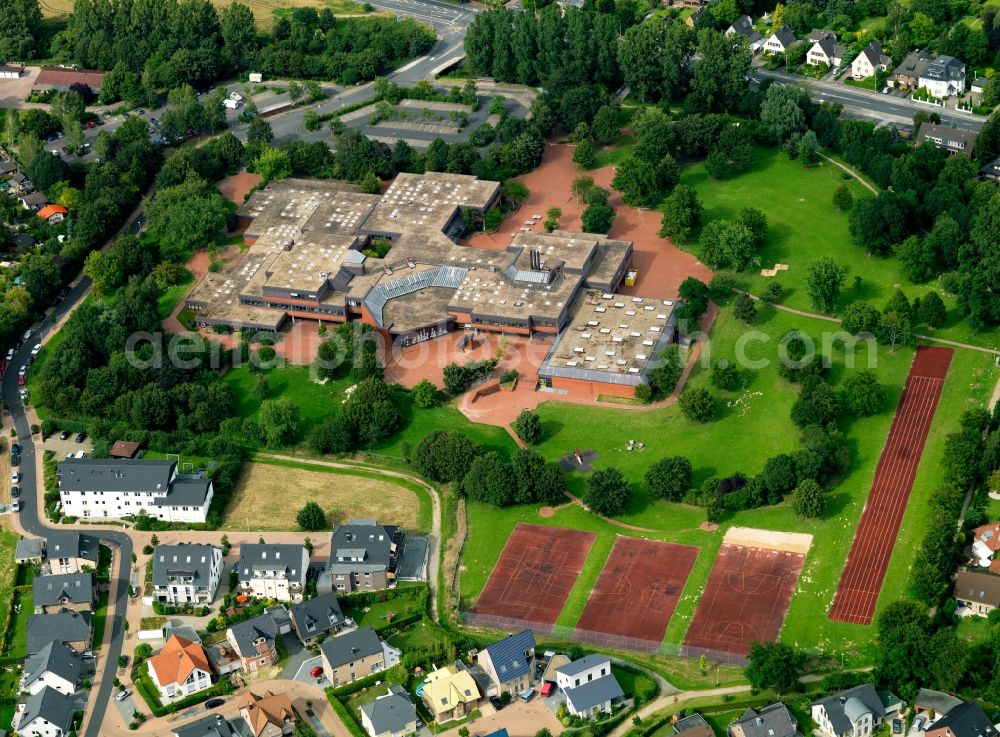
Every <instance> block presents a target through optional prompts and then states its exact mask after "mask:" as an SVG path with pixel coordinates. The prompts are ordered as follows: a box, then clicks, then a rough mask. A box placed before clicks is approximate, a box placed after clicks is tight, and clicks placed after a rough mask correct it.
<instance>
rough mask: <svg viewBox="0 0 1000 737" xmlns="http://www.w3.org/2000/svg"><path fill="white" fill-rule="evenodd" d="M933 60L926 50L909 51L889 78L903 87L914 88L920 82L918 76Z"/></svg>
mask: <svg viewBox="0 0 1000 737" xmlns="http://www.w3.org/2000/svg"><path fill="white" fill-rule="evenodd" d="M933 61H934V57H933V56H931V55H930V54H928V53H927V52H926V51H921V50H920V49H917V50H916V51H911V52H910V53H909V54H907V55H906V58H905V59H903V61H902V62H900V64H899V66H898V67H896V68H895V69H894V70H893V72H892V76H891V77H890V79H891V80H892V81H893V82H895V83H896V85H897V86H899V87H902V88H903V89H908V90H915V89H916V88H917V87H918V86H919V84H920V76H921V75H922V74H923V73H924V70H925V69H927V67H929V66H930V65H931V62H933Z"/></svg>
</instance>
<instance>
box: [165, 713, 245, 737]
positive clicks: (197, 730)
mask: <svg viewBox="0 0 1000 737" xmlns="http://www.w3.org/2000/svg"><path fill="white" fill-rule="evenodd" d="M174 737H240V733H239V732H238V731H237V730H235V729H233V728H232V726H231V725H230V724H229V722H227V721H226V720H225V718H224V717H222V716H221V715H219V714H208V715H207V716H203V717H202V718H201V719H195V720H194V721H193V722H188V723H187V724H182V725H181V726H179V727H174Z"/></svg>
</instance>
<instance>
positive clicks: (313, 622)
mask: <svg viewBox="0 0 1000 737" xmlns="http://www.w3.org/2000/svg"><path fill="white" fill-rule="evenodd" d="M288 617H289V619H290V620H291V622H292V629H294V630H295V634H296V635H298V638H299V640H301V641H302V644H303V645H308V644H309V643H311V642H312V641H313V640H315V639H316V638H317V637H330V636H331V635H335V634H337V633H338V632H340V631H341V629H344V628H348V627H351V626H353V625H354V623H353V621H351V620H348V619H346V618H345V617H344V613H343V612H342V611H341V610H340V604H339V603H338V602H337V597H336V595H335V594H321V595H319V596H314V597H313V598H311V599H306V600H305V601H303V602H299V603H298V604H293V605H292V606H291V607H290V608H289V609H288Z"/></svg>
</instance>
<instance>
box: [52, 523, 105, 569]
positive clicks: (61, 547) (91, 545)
mask: <svg viewBox="0 0 1000 737" xmlns="http://www.w3.org/2000/svg"><path fill="white" fill-rule="evenodd" d="M100 545H101V543H100V541H99V540H98V539H97V538H96V537H94V536H93V535H87V534H83V533H79V532H50V533H49V537H48V540H47V542H46V545H45V548H46V556H47V557H48V561H49V566H51V568H52V572H53V573H79V572H80V571H85V570H92V571H94V570H97V564H98V562H99V560H100Z"/></svg>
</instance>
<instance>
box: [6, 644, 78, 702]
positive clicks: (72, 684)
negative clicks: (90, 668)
mask: <svg viewBox="0 0 1000 737" xmlns="http://www.w3.org/2000/svg"><path fill="white" fill-rule="evenodd" d="M82 678H83V663H81V662H80V658H79V656H78V655H77V654H76V653H75V652H73V651H72V650H71V649H70V648H68V647H67V646H66V645H64V644H63V643H61V642H58V641H56V640H53V641H52V642H50V643H49V644H48V645H46V646H45V647H43V648H42V649H41V651H39V652H38V653H36V654H34V655H29V656H28V657H27V658H26V659H25V661H24V670H23V672H22V675H21V685H20V688H21V690H22V691H27V692H28V693H30V694H36V693H38V692H39V691H41V690H42V689H43V688H46V687H48V688H54V689H55V690H56V691H58V692H59V693H62V694H66V695H67V696H69V695H70V694H73V693H76V691H77V689H78V688H79V687H80V682H81V680H82Z"/></svg>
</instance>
